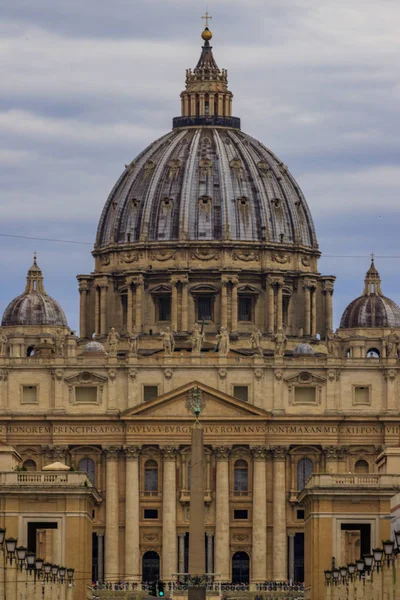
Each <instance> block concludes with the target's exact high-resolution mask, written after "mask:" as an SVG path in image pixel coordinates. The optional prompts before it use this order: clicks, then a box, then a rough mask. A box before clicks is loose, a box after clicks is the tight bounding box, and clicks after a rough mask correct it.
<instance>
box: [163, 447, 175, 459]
mask: <svg viewBox="0 0 400 600" xmlns="http://www.w3.org/2000/svg"><path fill="white" fill-rule="evenodd" d="M161 452H162V454H163V457H164V460H175V459H176V457H177V455H178V448H176V447H175V446H161Z"/></svg>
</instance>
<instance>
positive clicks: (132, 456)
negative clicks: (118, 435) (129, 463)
mask: <svg viewBox="0 0 400 600" xmlns="http://www.w3.org/2000/svg"><path fill="white" fill-rule="evenodd" d="M141 450H142V449H141V447H140V446H124V448H123V451H124V454H125V458H126V460H138V458H139V456H140V452H141Z"/></svg>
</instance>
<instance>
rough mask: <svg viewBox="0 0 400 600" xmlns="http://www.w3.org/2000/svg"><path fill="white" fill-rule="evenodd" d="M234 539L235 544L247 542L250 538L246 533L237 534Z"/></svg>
mask: <svg viewBox="0 0 400 600" xmlns="http://www.w3.org/2000/svg"><path fill="white" fill-rule="evenodd" d="M233 539H234V541H235V542H247V541H248V539H249V536H248V535H246V534H244V533H237V534H236V535H234V536H233Z"/></svg>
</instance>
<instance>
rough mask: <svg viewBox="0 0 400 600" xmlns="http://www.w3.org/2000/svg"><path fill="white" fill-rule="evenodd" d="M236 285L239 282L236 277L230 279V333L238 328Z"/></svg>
mask: <svg viewBox="0 0 400 600" xmlns="http://www.w3.org/2000/svg"><path fill="white" fill-rule="evenodd" d="M238 283H239V280H238V278H237V277H233V278H232V304H231V321H232V329H231V331H232V332H234V331H237V326H238Z"/></svg>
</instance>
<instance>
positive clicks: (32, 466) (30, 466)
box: [22, 460, 36, 471]
mask: <svg viewBox="0 0 400 600" xmlns="http://www.w3.org/2000/svg"><path fill="white" fill-rule="evenodd" d="M22 468H23V469H25V470H26V471H36V463H35V461H34V460H26V461H25V462H24V464H23V465H22Z"/></svg>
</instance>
